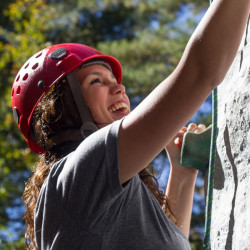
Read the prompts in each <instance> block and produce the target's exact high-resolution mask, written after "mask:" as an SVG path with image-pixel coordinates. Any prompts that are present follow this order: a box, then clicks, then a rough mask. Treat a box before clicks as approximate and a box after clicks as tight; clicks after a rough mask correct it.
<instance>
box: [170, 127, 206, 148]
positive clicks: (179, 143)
mask: <svg viewBox="0 0 250 250" xmlns="http://www.w3.org/2000/svg"><path fill="white" fill-rule="evenodd" d="M205 129H206V126H205V125H204V124H199V125H198V126H197V125H196V124H195V123H190V124H189V125H188V127H187V128H186V127H183V128H182V129H181V130H180V131H179V132H178V134H177V135H176V136H175V139H174V144H175V145H177V146H179V147H181V146H182V140H183V135H184V134H185V133H186V132H193V133H201V132H203V131H204V130H205Z"/></svg>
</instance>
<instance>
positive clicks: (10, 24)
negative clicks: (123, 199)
mask: <svg viewBox="0 0 250 250" xmlns="http://www.w3.org/2000/svg"><path fill="white" fill-rule="evenodd" d="M207 7H208V0H196V1H194V2H190V1H187V0H153V1H150V0H145V1H140V0H123V1H122V0H120V1H119V0H116V1H111V0H99V1H89V0H65V1H60V0H47V1H45V0H17V1H16V0H1V2H0V10H1V15H0V93H1V95H0V121H1V122H0V249H1V248H2V249H25V245H24V232H25V226H24V222H23V214H24V207H23V205H22V201H21V199H20V197H21V195H22V192H23V189H24V183H25V180H27V178H28V177H29V176H30V174H31V172H32V170H33V168H34V166H35V165H36V162H37V161H38V156H36V155H35V154H33V153H32V152H30V150H29V149H28V148H27V146H26V143H25V142H24V139H23V137H22V136H21V134H20V133H19V131H18V128H17V126H16V124H15V122H14V120H13V118H12V110H11V102H10V96H11V94H10V93H11V86H12V83H13V80H14V77H15V75H16V74H17V72H18V70H19V69H20V67H21V66H22V64H23V63H24V62H25V61H26V60H27V59H28V58H29V57H30V56H32V55H33V54H34V53H35V52H37V51H39V50H41V49H43V48H44V47H47V46H50V45H52V44H55V43H64V42H76V43H83V44H86V45H89V46H93V47H95V48H97V49H99V50H100V51H102V52H103V53H105V54H110V55H113V56H115V57H116V58H117V59H118V60H119V61H120V62H121V64H122V65H123V83H124V84H125V86H126V88H127V92H128V95H129V97H130V98H131V103H132V107H134V106H135V105H137V104H138V103H139V102H140V101H141V100H142V99H143V98H144V97H145V96H146V95H147V94H148V93H149V92H150V91H151V90H152V89H153V88H154V87H155V86H156V85H157V84H158V83H160V82H161V81H162V80H163V79H165V78H166V77H167V76H168V75H169V74H170V73H171V72H172V70H173V69H174V68H175V66H176V65H177V63H178V61H179V59H180V56H181V54H182V52H183V50H184V47H185V45H186V43H187V41H188V39H189V37H190V35H191V34H192V32H193V30H194V28H195V27H196V25H197V23H198V22H199V20H200V18H201V16H202V15H203V13H204V11H205V10H206V8H207ZM209 112H210V105H209V99H208V100H207V102H205V103H204V105H203V106H202V108H201V109H200V111H199V112H198V113H197V115H196V116H195V117H194V118H193V121H194V120H197V119H198V120H199V121H203V122H205V123H206V124H209V123H210V118H209V116H208V115H207V114H209ZM153 164H154V167H155V170H156V172H157V173H158V175H159V181H160V184H161V185H162V187H163V188H164V185H166V182H167V177H168V175H167V174H168V170H169V167H168V161H167V159H166V156H165V154H160V155H159V157H157V159H156V160H155V161H154V162H153ZM202 192H203V179H202V174H200V175H199V178H198V180H197V189H196V195H195V204H194V216H193V218H194V219H193V221H192V230H191V236H190V241H191V244H192V248H193V249H201V241H202V229H203V226H204V199H203V197H202Z"/></svg>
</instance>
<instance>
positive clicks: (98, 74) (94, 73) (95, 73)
mask: <svg viewBox="0 0 250 250" xmlns="http://www.w3.org/2000/svg"><path fill="white" fill-rule="evenodd" d="M110 73H111V77H112V78H113V79H116V78H115V76H114V74H113V73H112V72H111V71H110ZM90 75H97V76H102V75H103V74H102V73H100V72H98V71H93V72H91V73H89V74H87V75H85V76H83V78H82V81H83V80H85V79H86V77H88V76H90Z"/></svg>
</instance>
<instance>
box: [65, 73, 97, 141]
mask: <svg viewBox="0 0 250 250" xmlns="http://www.w3.org/2000/svg"><path fill="white" fill-rule="evenodd" d="M66 77H67V80H68V82H69V86H70V89H71V92H72V95H73V97H74V100H75V102H76V107H77V109H78V112H79V115H80V117H81V120H82V126H81V128H80V131H79V134H80V135H81V137H82V138H83V139H85V138H86V137H88V136H89V135H90V134H92V133H94V132H95V131H97V130H98V128H97V127H96V125H95V124H94V122H93V119H92V116H91V114H90V111H89V109H88V107H87V104H86V102H85V100H84V98H83V95H82V89H81V86H80V82H79V80H78V77H77V75H76V71H72V72H70V73H68V74H67V75H66Z"/></svg>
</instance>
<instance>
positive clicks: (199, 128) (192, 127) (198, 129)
mask: <svg viewBox="0 0 250 250" xmlns="http://www.w3.org/2000/svg"><path fill="white" fill-rule="evenodd" d="M205 129H206V126H205V125H204V124H199V125H198V126H197V125H196V124H195V123H190V124H189V125H188V127H187V131H188V132H193V133H201V132H203V131H204V130H205Z"/></svg>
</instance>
